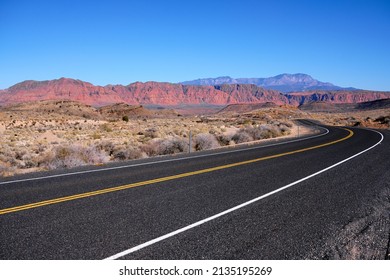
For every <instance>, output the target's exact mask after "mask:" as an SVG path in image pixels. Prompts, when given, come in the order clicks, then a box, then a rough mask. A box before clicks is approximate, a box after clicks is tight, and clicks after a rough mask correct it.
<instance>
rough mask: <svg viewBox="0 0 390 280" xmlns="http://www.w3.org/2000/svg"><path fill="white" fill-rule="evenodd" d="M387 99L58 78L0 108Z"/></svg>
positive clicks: (7, 93)
mask: <svg viewBox="0 0 390 280" xmlns="http://www.w3.org/2000/svg"><path fill="white" fill-rule="evenodd" d="M386 98H390V92H375V91H363V90H356V91H351V90H339V91H323V90H319V91H318V90H317V91H304V92H295V93H289V94H283V93H281V92H279V91H275V90H270V89H264V88H262V87H258V86H256V85H253V84H224V85H214V86H194V85H182V84H172V83H160V82H147V83H140V82H136V83H132V84H129V85H127V86H123V85H107V86H104V87H103V86H95V85H92V84H91V83H88V82H83V81H80V80H74V79H67V78H61V79H58V80H51V81H41V82H38V81H25V82H22V83H19V84H16V85H14V86H12V87H10V88H8V89H6V90H2V91H0V106H4V105H7V104H17V103H23V102H30V101H41V100H72V101H78V102H81V103H83V104H87V105H91V106H94V107H101V106H105V105H110V104H116V103H125V104H129V105H164V106H166V107H169V106H182V105H197V106H209V105H227V104H237V103H247V104H249V103H266V102H272V103H275V104H276V105H292V106H300V105H303V104H306V103H311V102H317V101H324V102H329V103H337V104H338V103H359V102H366V101H373V100H377V99H386Z"/></svg>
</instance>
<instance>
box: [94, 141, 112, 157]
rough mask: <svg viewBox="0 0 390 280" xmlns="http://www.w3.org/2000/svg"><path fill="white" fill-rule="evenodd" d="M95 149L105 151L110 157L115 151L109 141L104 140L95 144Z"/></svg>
mask: <svg viewBox="0 0 390 280" xmlns="http://www.w3.org/2000/svg"><path fill="white" fill-rule="evenodd" d="M96 148H97V149H99V150H102V151H105V152H106V153H107V154H108V155H110V156H112V154H113V153H114V150H115V145H114V143H112V142H111V141H108V140H104V141H101V142H99V143H97V144H96Z"/></svg>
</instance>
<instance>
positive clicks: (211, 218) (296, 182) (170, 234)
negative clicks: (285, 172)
mask: <svg viewBox="0 0 390 280" xmlns="http://www.w3.org/2000/svg"><path fill="white" fill-rule="evenodd" d="M372 131H374V132H376V133H378V134H380V135H381V140H380V141H379V142H378V143H376V144H375V145H373V146H371V147H369V148H367V149H365V150H363V151H361V152H359V153H357V154H355V155H353V156H350V157H349V158H346V159H344V160H342V161H339V162H337V163H335V164H333V165H331V166H329V167H327V168H325V169H322V170H320V171H318V172H316V173H313V174H311V175H309V176H307V177H304V178H302V179H299V180H297V181H295V182H293V183H290V184H288V185H286V186H283V187H281V188H279V189H276V190H274V191H272V192H269V193H266V194H264V195H262V196H259V197H256V198H254V199H252V200H249V201H247V202H244V203H242V204H239V205H237V206H235V207H233V208H230V209H227V210H225V211H223V212H220V213H218V214H215V215H213V216H211V217H208V218H206V219H203V220H200V221H198V222H195V223H193V224H190V225H188V226H185V227H183V228H180V229H178V230H175V231H172V232H170V233H167V234H165V235H162V236H160V237H157V238H155V239H152V240H149V241H147V242H145V243H142V244H140V245H138V246H135V247H132V248H130V249H127V250H125V251H122V252H120V253H118V254H115V255H113V256H111V257H108V258H105V260H115V259H118V258H120V257H123V256H126V255H129V254H131V253H134V252H136V251H138V250H141V249H143V248H145V247H148V246H150V245H153V244H155V243H158V242H160V241H162V240H164V239H167V238H170V237H172V236H175V235H177V234H179V233H182V232H184V231H187V230H190V229H192V228H194V227H197V226H200V225H202V224H204V223H207V222H209V221H211V220H215V219H217V218H219V217H221V216H224V215H226V214H229V213H231V212H233V211H235V210H238V209H240V208H243V207H245V206H248V205H249V204H252V203H254V202H256V201H259V200H261V199H263V198H266V197H268V196H271V195H273V194H275V193H278V192H281V191H283V190H285V189H287V188H290V187H292V186H294V185H296V184H299V183H301V182H303V181H305V180H308V179H310V178H312V177H314V176H317V175H319V174H321V173H323V172H325V171H328V170H329V169H332V168H333V167H336V166H338V165H340V164H343V163H344V162H346V161H349V160H351V159H353V158H355V157H357V156H359V155H361V154H363V153H365V152H367V151H369V150H371V149H373V148H374V147H376V146H377V145H379V144H380V143H381V142H382V141H383V139H384V136H383V134H382V133H380V132H378V131H375V130H372Z"/></svg>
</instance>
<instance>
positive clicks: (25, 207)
mask: <svg viewBox="0 0 390 280" xmlns="http://www.w3.org/2000/svg"><path fill="white" fill-rule="evenodd" d="M346 130H347V131H348V132H349V134H348V135H347V136H346V137H344V138H341V139H338V140H335V141H332V142H328V143H325V144H321V145H317V146H312V147H308V148H304V149H299V150H295V151H291V152H285V153H281V154H276V155H272V156H266V157H261V158H255V159H251V160H246V161H240V162H236V163H231V164H226V165H221V166H216V167H211V168H206V169H201V170H197V171H191V172H186V173H182V174H177V175H173V176H167V177H161V178H157V179H153V180H147V181H142V182H137V183H132V184H128V185H123V186H117V187H112V188H107V189H101V190H97V191H91V192H86V193H80V194H75V195H70V196H64V197H59V198H54V199H49V200H44V201H40V202H35V203H30V204H25V205H20V206H15V207H10V208H5V209H1V210H0V215H4V214H9V213H13V212H18V211H23V210H28V209H32V208H37V207H42V206H46V205H51V204H57V203H61V202H66V201H71V200H76V199H81V198H86V197H91V196H96V195H101V194H106V193H111V192H116V191H122V190H126V189H131V188H135V187H140V186H145V185H150V184H154V183H160V182H166V181H171V180H175V179H180V178H185V177H189V176H194V175H199V174H204V173H208V172H213V171H217V170H222V169H226V168H231V167H236V166H241V165H245V164H250V163H255V162H259V161H263V160H268V159H273V158H278V157H283V156H287V155H292V154H297V153H302V152H305V151H310V150H314V149H318V148H322V147H326V146H329V145H333V144H336V143H338V142H341V141H345V140H347V139H348V138H351V137H352V135H353V132H352V131H351V130H350V129H346Z"/></svg>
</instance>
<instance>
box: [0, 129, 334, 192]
mask: <svg viewBox="0 0 390 280" xmlns="http://www.w3.org/2000/svg"><path fill="white" fill-rule="evenodd" d="M321 128H323V129H325V130H326V132H324V133H322V134H318V135H314V136H310V137H306V138H300V139H294V140H290V141H286V142H282V143H274V144H269V145H264V146H259V147H251V148H245V149H238V150H233V151H225V152H219V153H212V154H206V155H198V156H190V157H184V158H174V159H166V160H160V161H153V162H144V163H136V164H130V165H121V166H115V167H107V168H101V169H93V170H85V171H77V172H70V173H64V174H56V175H48V176H42V177H35V178H28V179H19V180H12V181H5V182H0V185H6V184H12V183H20V182H28V181H36V180H43V179H49V178H56V177H65V176H71V175H79V174H86V173H94V172H102V171H108V170H115V169H123V168H130V167H137V166H144V165H153V164H159V163H166V162H172V161H181V160H188V159H193V158H202V157H210V156H215V155H223V154H229V153H237V152H242V151H249V150H255V149H262V148H267V147H272V146H278V145H283V144H288V143H293V142H298V141H303V140H307V139H312V138H316V137H320V136H324V135H326V134H328V133H329V130H328V129H327V128H325V127H321ZM247 144H250V142H248V143H247Z"/></svg>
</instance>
